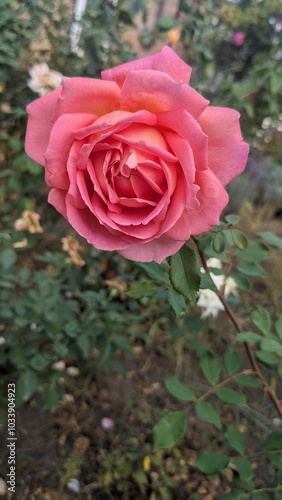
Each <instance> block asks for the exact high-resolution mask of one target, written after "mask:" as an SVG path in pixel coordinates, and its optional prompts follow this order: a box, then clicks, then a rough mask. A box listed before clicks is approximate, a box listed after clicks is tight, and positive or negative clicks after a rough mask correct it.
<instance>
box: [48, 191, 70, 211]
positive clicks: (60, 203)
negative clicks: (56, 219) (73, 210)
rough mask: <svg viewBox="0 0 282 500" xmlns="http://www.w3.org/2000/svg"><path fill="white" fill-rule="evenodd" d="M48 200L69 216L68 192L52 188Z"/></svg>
mask: <svg viewBox="0 0 282 500" xmlns="http://www.w3.org/2000/svg"><path fill="white" fill-rule="evenodd" d="M48 202H49V203H50V204H51V205H53V207H54V208H55V209H56V210H57V211H58V212H59V214H61V215H62V216H63V217H65V218H67V209H66V192H65V191H63V190H62V189H56V188H54V189H51V191H50V193H49V195H48Z"/></svg>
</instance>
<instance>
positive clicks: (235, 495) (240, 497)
mask: <svg viewBox="0 0 282 500" xmlns="http://www.w3.org/2000/svg"><path fill="white" fill-rule="evenodd" d="M247 498H248V495H247V494H245V493H240V491H239V490H234V489H233V491H230V493H227V494H226V495H224V497H222V500H247Z"/></svg>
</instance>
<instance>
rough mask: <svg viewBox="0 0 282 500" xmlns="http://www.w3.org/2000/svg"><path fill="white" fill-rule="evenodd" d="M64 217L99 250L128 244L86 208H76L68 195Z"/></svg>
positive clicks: (117, 248)
mask: <svg viewBox="0 0 282 500" xmlns="http://www.w3.org/2000/svg"><path fill="white" fill-rule="evenodd" d="M66 219H67V220H68V221H69V223H70V224H71V225H72V227H73V228H74V229H75V230H76V231H77V232H78V234H80V235H81V236H83V237H84V238H86V240H87V241H88V243H90V244H91V245H93V246H94V247H95V248H98V249H99V250H110V251H112V250H120V249H124V248H126V247H127V246H128V242H126V241H124V240H123V239H121V237H120V236H116V235H115V234H113V233H111V232H109V230H108V229H107V228H104V227H103V226H102V225H101V224H100V222H99V221H98V220H97V219H96V217H95V216H94V215H93V214H92V213H91V212H90V211H89V210H88V209H87V208H86V209H85V210H78V209H77V208H76V207H75V206H74V205H73V202H72V198H71V197H69V196H68V195H67V196H66Z"/></svg>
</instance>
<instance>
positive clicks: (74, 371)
mask: <svg viewBox="0 0 282 500" xmlns="http://www.w3.org/2000/svg"><path fill="white" fill-rule="evenodd" d="M67 374H68V375H69V376H70V377H78V375H79V369H78V368H76V366H69V367H68V368H67Z"/></svg>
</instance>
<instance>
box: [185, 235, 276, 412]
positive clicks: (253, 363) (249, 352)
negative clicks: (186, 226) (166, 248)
mask: <svg viewBox="0 0 282 500" xmlns="http://www.w3.org/2000/svg"><path fill="white" fill-rule="evenodd" d="M193 241H194V242H195V244H196V246H197V250H198V253H199V256H200V259H201V262H202V266H203V268H204V270H205V271H206V273H208V275H209V277H210V279H211V280H212V281H213V279H212V277H211V273H210V271H209V268H208V266H207V261H206V257H205V255H204V253H203V252H202V251H201V250H200V249H199V247H198V241H197V239H196V238H193ZM218 297H219V299H220V300H221V303H222V305H223V307H224V309H225V312H226V314H227V316H228V317H229V319H230V320H231V321H232V323H233V325H234V326H235V328H236V330H237V331H238V332H239V333H240V332H242V331H243V329H242V327H241V325H240V322H239V320H238V319H237V318H236V316H235V314H234V312H233V311H232V309H231V307H230V306H229V304H228V302H227V300H226V299H225V297H224V291H221V292H220V291H219V292H218ZM244 346H245V349H246V352H247V356H248V358H249V361H250V364H251V367H252V369H253V371H254V372H255V373H256V374H257V376H258V377H259V378H260V379H261V381H262V383H263V385H264V388H265V390H266V392H267V393H268V395H269V397H270V399H271V400H272V402H273V404H274V406H275V408H276V409H277V411H278V413H279V415H280V417H281V418H282V401H280V400H279V399H278V398H277V395H276V393H275V391H274V390H273V389H272V387H271V386H270V385H269V383H268V382H267V380H266V378H265V376H264V375H263V373H262V371H261V369H260V367H259V364H258V362H257V360H256V358H255V355H254V353H253V350H252V346H251V344H250V343H249V342H244Z"/></svg>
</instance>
